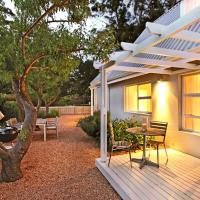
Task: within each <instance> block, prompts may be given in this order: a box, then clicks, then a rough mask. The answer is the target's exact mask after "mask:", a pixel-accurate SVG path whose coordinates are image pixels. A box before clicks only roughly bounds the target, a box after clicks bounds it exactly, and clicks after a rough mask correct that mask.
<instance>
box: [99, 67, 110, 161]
mask: <svg viewBox="0 0 200 200" xmlns="http://www.w3.org/2000/svg"><path fill="white" fill-rule="evenodd" d="M100 72H101V129H100V132H101V137H100V138H101V147H100V155H101V162H106V158H107V104H108V103H107V101H108V98H107V95H108V85H107V74H106V69H105V68H104V67H102V68H101V70H100Z"/></svg>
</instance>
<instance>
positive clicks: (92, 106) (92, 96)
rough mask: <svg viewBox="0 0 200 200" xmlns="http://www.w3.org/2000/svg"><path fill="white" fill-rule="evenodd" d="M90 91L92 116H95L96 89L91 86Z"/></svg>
mask: <svg viewBox="0 0 200 200" xmlns="http://www.w3.org/2000/svg"><path fill="white" fill-rule="evenodd" d="M90 92H91V103H90V107H91V116H93V115H94V89H93V88H90Z"/></svg>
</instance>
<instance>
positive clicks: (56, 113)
mask: <svg viewBox="0 0 200 200" xmlns="http://www.w3.org/2000/svg"><path fill="white" fill-rule="evenodd" d="M58 116H59V111H58V110H57V109H52V110H50V111H49V113H48V117H50V118H55V117H58Z"/></svg>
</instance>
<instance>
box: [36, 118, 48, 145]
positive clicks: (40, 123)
mask: <svg viewBox="0 0 200 200" xmlns="http://www.w3.org/2000/svg"><path fill="white" fill-rule="evenodd" d="M36 125H38V126H43V127H44V142H46V140H47V130H46V125H47V120H46V119H42V118H38V119H37V121H36Z"/></svg>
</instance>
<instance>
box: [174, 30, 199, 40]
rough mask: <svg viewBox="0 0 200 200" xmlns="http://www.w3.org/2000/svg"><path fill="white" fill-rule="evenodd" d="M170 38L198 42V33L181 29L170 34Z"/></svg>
mask: <svg viewBox="0 0 200 200" xmlns="http://www.w3.org/2000/svg"><path fill="white" fill-rule="evenodd" d="M172 38H175V39H181V40H187V41H190V42H196V43H200V33H197V32H194V31H188V30H183V31H180V32H179V33H177V34H175V35H172Z"/></svg>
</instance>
